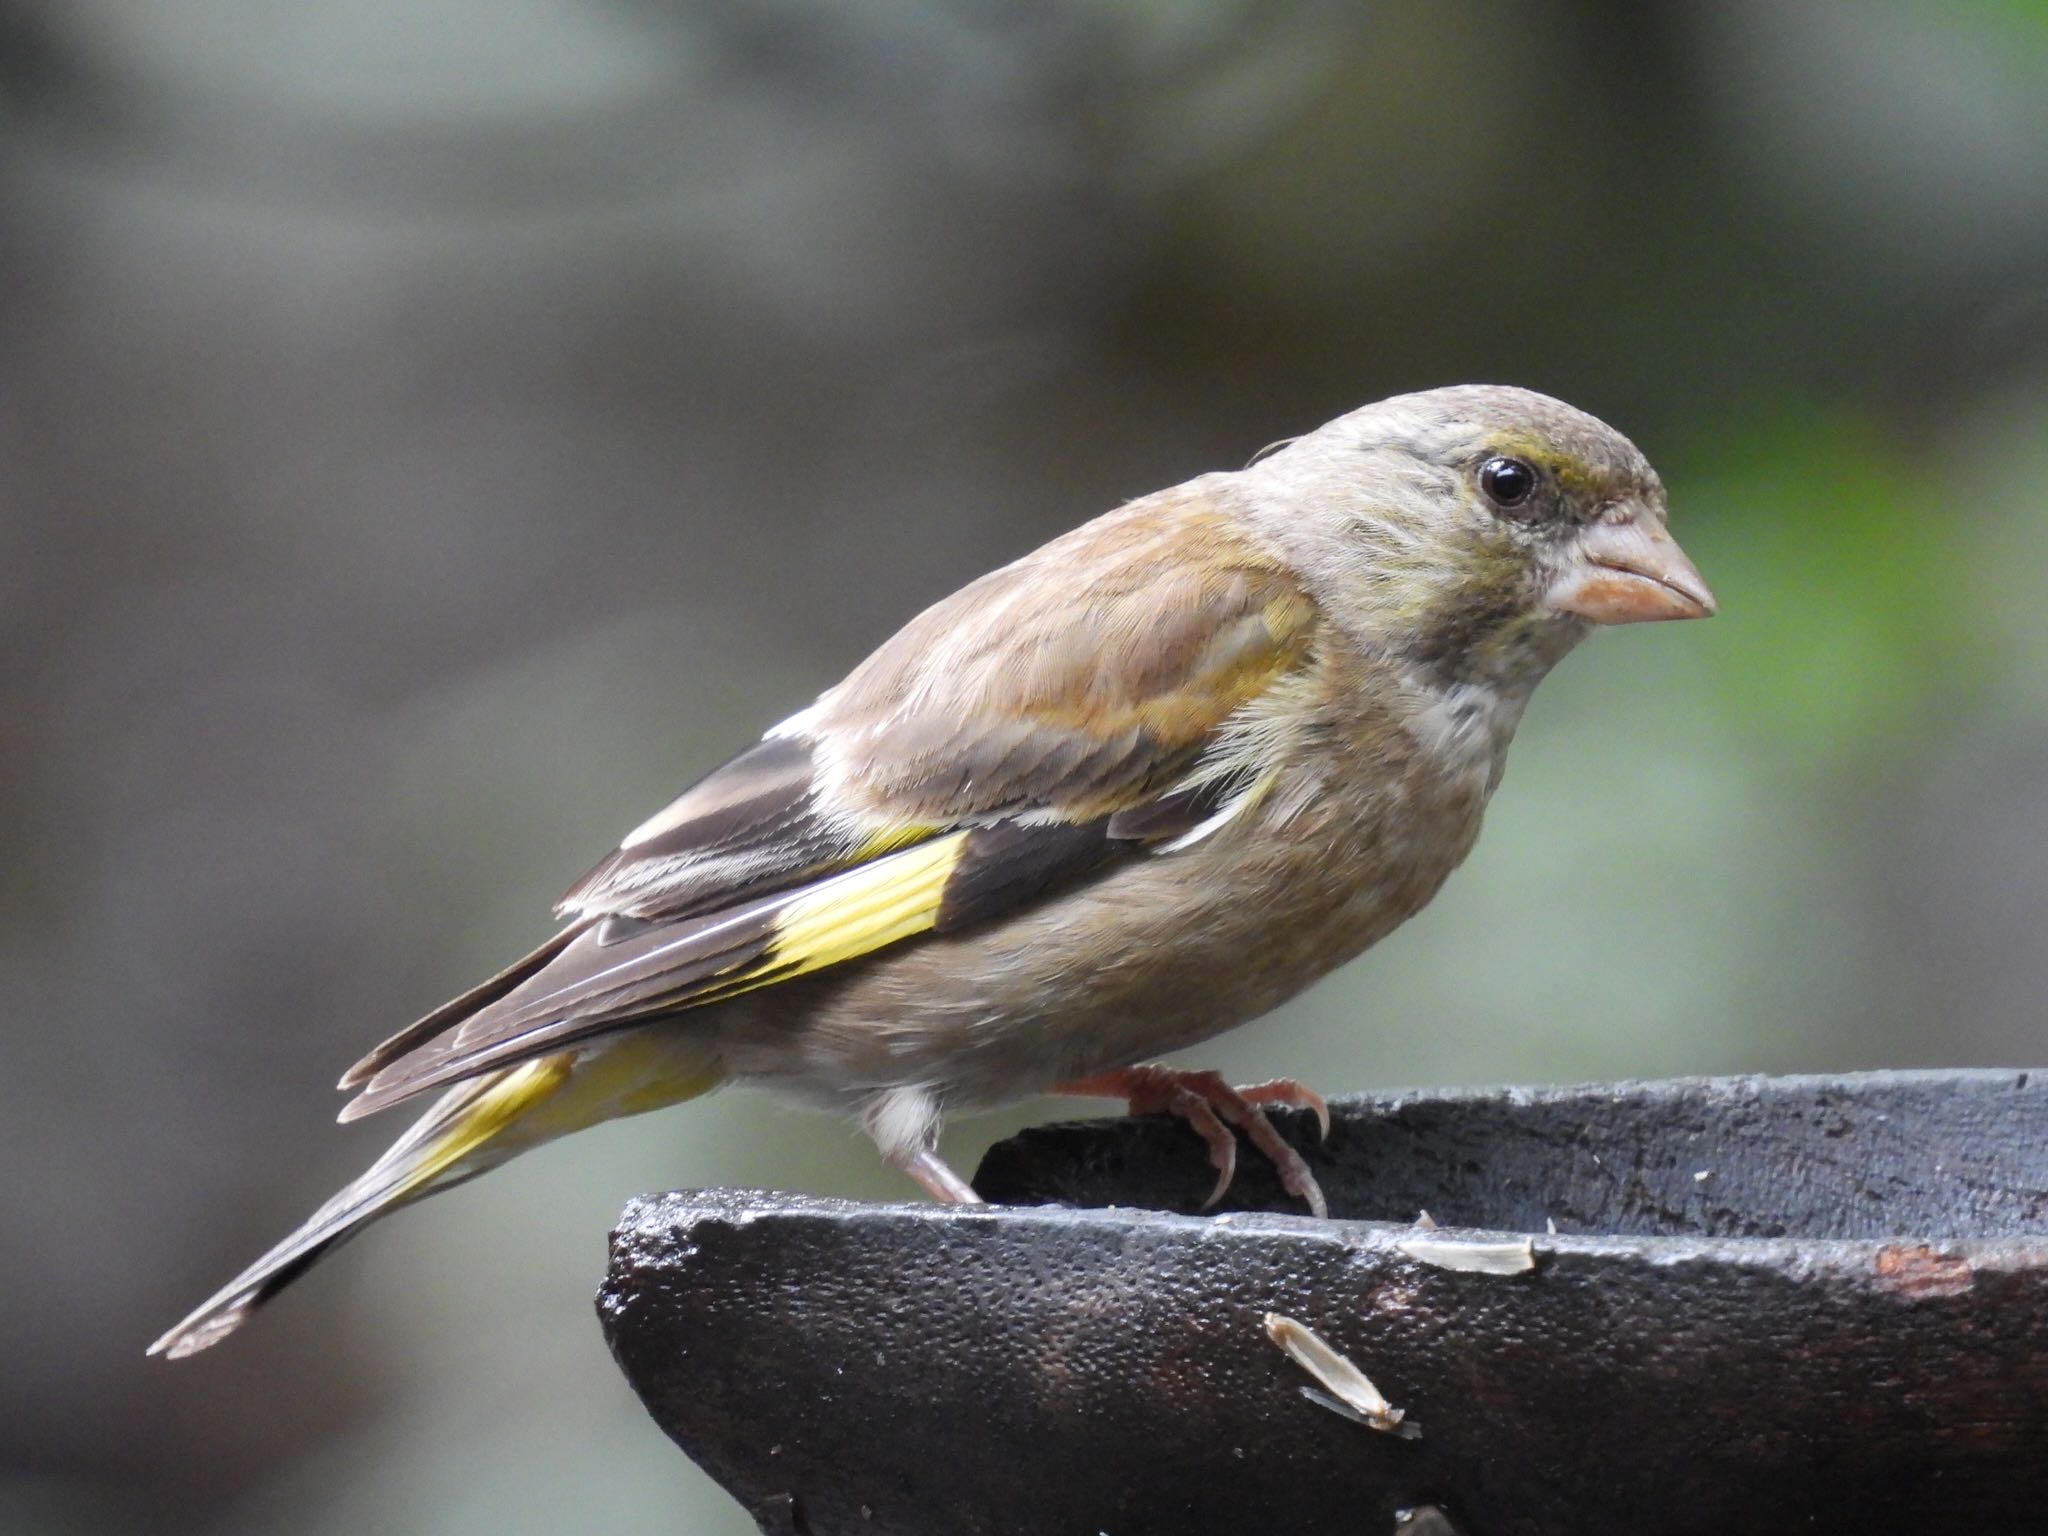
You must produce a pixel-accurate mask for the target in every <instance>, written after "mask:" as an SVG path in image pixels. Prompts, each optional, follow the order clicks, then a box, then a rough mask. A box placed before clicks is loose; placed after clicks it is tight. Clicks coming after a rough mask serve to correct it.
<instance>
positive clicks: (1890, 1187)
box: [600, 1072, 2048, 1536]
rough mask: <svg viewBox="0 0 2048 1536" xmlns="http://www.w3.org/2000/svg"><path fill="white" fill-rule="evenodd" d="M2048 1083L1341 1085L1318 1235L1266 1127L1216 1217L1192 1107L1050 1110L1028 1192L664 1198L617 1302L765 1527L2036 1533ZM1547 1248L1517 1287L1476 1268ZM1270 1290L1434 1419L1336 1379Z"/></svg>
mask: <svg viewBox="0 0 2048 1536" xmlns="http://www.w3.org/2000/svg"><path fill="white" fill-rule="evenodd" d="M2044 1090H2048V1083H2044V1084H2042V1085H2040V1086H2037V1085H2036V1083H2035V1081H2034V1080H2033V1078H2032V1077H2030V1076H2029V1075H2027V1074H2023V1073H2017V1072H2001V1073H1943V1074H1910V1075H1907V1074H1883V1075H1872V1076H1865V1077H1853V1078H1834V1079H1818V1078H1805V1079H1777V1080H1766V1079H1739V1080H1717V1081H1711V1082H1702V1081H1682V1082H1675V1083H1666V1084H1637V1085H1623V1086H1606V1087H1598V1088H1591V1089H1578V1090H1560V1091H1556V1092H1542V1093H1536V1092H1518V1091H1507V1092H1493V1093H1479V1094H1467V1095H1407V1096H1400V1097H1390V1098H1357V1099H1350V1100H1344V1101H1333V1103H1332V1106H1331V1107H1332V1110H1333V1112H1334V1114H1335V1116H1336V1126H1335V1129H1334V1130H1333V1133H1332V1135H1331V1137H1330V1140H1329V1142H1328V1143H1327V1144H1325V1145H1323V1146H1321V1147H1311V1146H1307V1145H1305V1143H1304V1141H1303V1137H1304V1136H1308V1137H1312V1134H1313V1133H1312V1129H1311V1128H1310V1127H1308V1125H1307V1124H1306V1117H1303V1120H1302V1123H1299V1124H1292V1123H1290V1125H1289V1130H1290V1134H1291V1135H1292V1137H1293V1139H1295V1140H1296V1142H1297V1145H1304V1150H1306V1151H1308V1152H1309V1155H1310V1157H1311V1160H1312V1163H1313V1165H1314V1167H1315V1171H1316V1173H1317V1175H1318V1177H1319V1178H1320V1179H1321V1180H1322V1183H1323V1188H1324V1190H1325V1191H1326V1193H1327V1194H1328V1195H1329V1197H1330V1201H1331V1208H1332V1211H1333V1213H1335V1216H1336V1218H1337V1219H1333V1220H1331V1221H1327V1222H1323V1221H1315V1220H1313V1219H1310V1218H1308V1217H1306V1216H1303V1215H1299V1214H1293V1213H1291V1212H1289V1211H1288V1210H1287V1209H1286V1205H1287V1203H1286V1202H1285V1198H1284V1196H1282V1195H1281V1194H1280V1192H1279V1191H1278V1189H1277V1186H1275V1185H1274V1184H1273V1182H1272V1181H1271V1179H1270V1176H1269V1175H1268V1174H1267V1173H1266V1170H1265V1169H1264V1168H1263V1167H1261V1166H1258V1165H1257V1164H1256V1163H1255V1160H1254V1159H1253V1158H1252V1157H1251V1156H1249V1155H1246V1156H1244V1157H1243V1158H1242V1159H1241V1164H1240V1167H1241V1171H1240V1176H1239V1177H1240V1183H1239V1186H1238V1188H1237V1190H1236V1191H1235V1192H1234V1193H1235V1194H1236V1195H1237V1196H1239V1197H1241V1198H1243V1199H1244V1200H1245V1202H1246V1203H1247V1205H1248V1206H1250V1207H1253V1209H1250V1210H1243V1211H1239V1212H1237V1213H1234V1214H1226V1215H1220V1216H1219V1215H1208V1216H1203V1215H1193V1214H1184V1213H1186V1212H1191V1211H1193V1209H1194V1208H1195V1206H1196V1205H1197V1204H1198V1203H1199V1201H1200V1199H1201V1197H1202V1195H1203V1194H1204V1193H1205V1192H1206V1190H1207V1188H1208V1184H1209V1176H1208V1170H1207V1166H1206V1163H1205V1162H1204V1160H1203V1157H1202V1152H1201V1148H1200V1145H1199V1143H1198V1142H1196V1141H1195V1140H1194V1139H1193V1138H1192V1137H1191V1136H1190V1135H1189V1133H1188V1132H1187V1130H1186V1128H1185V1127H1184V1126H1181V1125H1179V1124H1177V1123H1173V1122H1168V1121H1151V1120H1148V1121H1111V1122H1099V1123H1094V1124H1090V1125H1085V1126H1066V1127H1051V1128H1046V1129H1043V1130H1038V1131H1031V1132H1027V1133H1025V1134H1024V1135H1022V1136H1019V1137H1017V1138H1015V1139H1013V1140H1012V1141H1010V1142H1006V1143H1004V1144H1003V1145H1001V1146H999V1147H996V1148H994V1149H992V1150H991V1151H990V1153H989V1156H988V1158H987V1159H986V1160H985V1162H984V1164H983V1167H982V1170H981V1173H980V1175H979V1176H978V1177H977V1180H976V1183H977V1186H978V1187H979V1188H980V1189H981V1190H982V1192H983V1193H984V1194H986V1195H988V1196H989V1197H990V1198H991V1199H995V1200H1001V1201H1005V1202H1013V1205H1012V1206H1011V1208H1007V1209H1004V1208H996V1209H983V1210H975V1209H959V1208H941V1207H934V1206H922V1205H917V1206H875V1205H856V1204H850V1203H845V1202H836V1201H823V1200H812V1199H804V1198H800V1197H794V1196H780V1195H769V1194H746V1193H735V1192H729V1191H725V1192H716V1191H715V1192H706V1193H701V1194H680V1195H669V1196H664V1197H661V1198H658V1199H647V1200H642V1201H637V1202H635V1203H634V1204H633V1206H631V1207H630V1208H629V1209H628V1211H627V1213H626V1215H625V1217H624V1219H623V1221H622V1224H621V1226H620V1228H619V1230H618V1232H617V1233H616V1234H615V1237H614V1244H613V1256H612V1267H611V1272H610V1276H609V1278H608V1280H607V1282H606V1285H605V1289H604V1292H603V1294H602V1296H601V1298H600V1313H601V1316H602V1318H603V1321H604V1326H605V1330H606V1333H607V1335H608V1337H609V1338H610V1340H611V1343H612V1347H613V1350H614V1352H615V1354H616V1355H617V1357H618V1359H619V1362H620V1364H621V1366H622V1367H623V1368H624V1369H625V1371H626V1374H627V1376H628V1377H629V1379H630V1380H631V1381H632V1384H633V1386H634V1388H635V1390H636V1391H638V1392H639V1393H640V1395H641V1397H642V1399H643V1401H645V1403H646V1404H647V1406H648V1409H649V1411H650V1412H651V1413H652V1414H653V1415H654V1417H655V1419H656V1420H657V1421H658V1422H659V1423H660V1424H661V1425H662V1427H663V1428H664V1429H665V1430H667V1432H668V1433H669V1434H670V1435H671V1436H672V1437H673V1438H674V1439H675V1440H676V1441H677V1442H678V1443H679V1444H680V1445H681V1446H682V1447H683V1448H684V1449H685V1450H686V1451H688V1452H689V1453H690V1455H692V1456H693V1457H695V1458H696V1459H697V1460H698V1461H699V1462H700V1463H701V1464H702V1465H703V1466H705V1467H706V1468H707V1469H708V1470H709V1471H710V1472H711V1473H712V1474H713V1475H714V1476H715V1477H717V1478H718V1479H719V1481H720V1482H721V1483H723V1484H724V1485H725V1486H726V1487H727V1488H728V1489H729V1490H731V1491H732V1492H733V1493H734V1495H735V1496H736V1497H738V1498H739V1499H740V1500H741V1501H742V1502H743V1503H744V1504H746V1505H747V1507H748V1508H749V1509H751V1510H753V1511H755V1512H756V1514H757V1517H758V1518H759V1519H760V1520H761V1522H762V1525H763V1528H764V1529H768V1530H775V1531H785V1532H789V1531H796V1532H811V1533H815V1536H825V1533H837V1532H853V1531H859V1532H904V1533H933V1536H940V1533H944V1536H972V1533H982V1532H987V1533H998V1532H1000V1533H1006V1536H1009V1533H1019V1532H1032V1533H1035V1532H1041V1531H1043V1532H1058V1533H1064V1532H1077V1533H1080V1536H1092V1533H1095V1532H1107V1533H1110V1536H1134V1533H1144V1532H1174V1533H1184V1536H1200V1533H1205V1532H1218V1533H1221V1532H1230V1533H1232V1536H1242V1533H1244V1532H1246V1531H1269V1530H1270V1531H1285V1532H1289V1533H1295V1532H1299V1533H1323V1532H1329V1533H1333V1536H1334V1533H1338V1532H1342V1533H1345V1536H1359V1533H1368V1536H1377V1533H1381V1532H1385V1533H1389V1536H1391V1533H1393V1532H1395V1531H1396V1530H1408V1531H1418V1530H1430V1531H1437V1532H1444V1531H1456V1532H1460V1533H1463V1536H1520V1533H1560V1536H1561V1533H1566V1532H1569V1533H1572V1536H1596V1533H1601V1532H1617V1533H1618V1532H1628V1533H1631V1536H1644V1533H1664V1532H1669V1533H1675V1536H1687V1533H1693V1532H1698V1533H1706V1532H1714V1533H1717V1536H1720V1533H1725V1532H1729V1531H1743V1532H1757V1533H1770V1532H1776V1531H1786V1532H1792V1531H1798V1532H1803V1533H1827V1532H1843V1533H1847V1532H1856V1533H1859V1536H1872V1533H1885V1532H1907V1531H1912V1532H1924V1531H1930V1530H1987V1531H1988V1530H2014V1531H2018V1530H2027V1529H2035V1528H2039V1524H2040V1520H2041V1515H2040V1511H2041V1510H2042V1509H2043V1508H2044V1507H2048V1091H2044ZM1043 1201H1065V1202H1073V1204H1072V1205H1071V1206H1068V1205H1050V1204H1032V1203H1031V1202H1043ZM1112 1201H1114V1202H1116V1203H1117V1204H1118V1205H1119V1206H1120V1207H1123V1208H1119V1209H1104V1208H1102V1207H1103V1206H1105V1205H1107V1204H1108V1203H1110V1202H1112ZM1133 1206H1142V1207H1146V1208H1143V1209H1132V1208H1130V1207H1133ZM1423 1209H1426V1210H1427V1211H1428V1212H1429V1213H1430V1216H1431V1217H1432V1218H1433V1219H1434V1221H1435V1222H1436V1223H1437V1224H1438V1227H1439V1229H1440V1230H1438V1231H1435V1232H1432V1233H1427V1234H1422V1233H1418V1232H1417V1230H1416V1228H1415V1227H1414V1226H1413V1225H1412V1223H1413V1222H1414V1221H1415V1218H1416V1216H1417V1214H1418V1212H1419V1211H1420V1210H1423ZM1552 1223H1554V1224H1555V1226H1556V1229H1557V1230H1556V1233H1555V1234H1554V1235H1553V1233H1552V1232H1551V1230H1550V1228H1551V1224H1552ZM1419 1237H1422V1238H1425V1239H1426V1240H1425V1241H1422V1242H1418V1241H1417V1239H1418V1238H1419ZM1524 1240H1526V1244H1527V1253H1528V1256H1529V1259H1530V1261H1531V1264H1530V1267H1528V1268H1526V1269H1523V1270H1521V1272H1494V1271H1496V1270H1498V1269H1499V1267H1500V1266H1491V1267H1487V1266H1482V1267H1480V1268H1477V1269H1475V1268H1471V1267H1467V1266H1466V1265H1464V1264H1463V1263H1461V1262H1460V1261H1459V1260H1458V1258H1457V1256H1456V1254H1455V1253H1451V1254H1447V1253H1446V1245H1450V1246H1452V1247H1455V1245H1458V1244H1460V1243H1463V1242H1467V1241H1470V1242H1474V1243H1480V1244H1485V1245H1490V1247H1491V1248H1492V1249H1493V1250H1494V1251H1495V1252H1498V1251H1501V1245H1503V1244H1521V1243H1522V1242H1523V1241H1524ZM1447 1259H1448V1261H1447ZM1269 1312H1270V1313H1280V1314H1283V1315H1284V1316H1286V1317H1287V1318H1290V1319H1295V1320H1298V1321H1299V1323H1300V1324H1301V1325H1302V1326H1304V1327H1306V1328H1308V1329H1312V1330H1313V1331H1314V1332H1315V1334H1317V1335H1318V1336H1320V1338H1321V1339H1322V1340H1324V1341H1327V1343H1328V1345H1329V1346H1330V1347H1331V1348H1332V1349H1334V1350H1336V1351H1339V1352H1340V1353H1341V1354H1342V1355H1343V1356H1344V1357H1345V1358H1346V1359H1347V1360H1349V1361H1350V1362H1352V1363H1354V1364H1355V1366H1356V1367H1357V1369H1358V1370H1359V1371H1361V1372H1364V1373H1367V1374H1368V1375H1369V1376H1370V1379H1371V1381H1372V1382H1373V1383H1374V1384H1375V1386H1376V1388H1377V1389H1378V1390H1380V1391H1382V1392H1384V1394H1385V1396H1386V1397H1387V1398H1388V1399H1390V1400H1391V1401H1392V1402H1393V1403H1396V1404H1399V1405H1400V1406H1401V1408H1402V1409H1403V1410H1404V1411H1405V1412H1406V1413H1407V1414H1408V1415H1410V1416H1411V1417H1412V1419H1413V1420H1414V1421H1415V1422H1417V1423H1419V1424H1422V1425H1424V1426H1426V1432H1425V1433H1424V1434H1423V1436H1422V1438H1420V1439H1416V1440H1407V1439H1402V1438H1398V1437H1397V1436H1395V1435H1392V1434H1385V1433H1376V1432H1374V1430H1372V1429H1370V1428H1368V1427H1366V1426H1365V1425H1363V1424H1361V1423H1358V1422H1354V1421H1353V1420H1351V1419H1347V1418H1345V1417H1342V1416H1340V1415H1339V1414H1337V1413H1333V1412H1331V1411H1330V1410H1329V1409H1328V1408H1327V1407H1325V1406H1320V1405H1318V1404H1317V1403H1316V1402H1314V1401H1312V1400H1310V1399H1308V1398H1305V1397H1304V1396H1303V1395H1302V1393H1301V1391H1300V1388H1301V1387H1302V1385H1303V1384H1304V1381H1305V1380H1306V1378H1305V1377H1304V1375H1303V1373H1302V1370H1301V1368H1300V1367H1299V1366H1297V1365H1296V1364H1295V1363H1294V1362H1293V1361H1292V1360H1290V1359H1289V1358H1288V1357H1287V1356H1286V1355H1285V1354H1283V1353H1282V1352H1281V1350H1280V1349H1279V1348H1277V1347H1276V1346H1275V1345H1274V1344H1273V1343H1272V1342H1271V1340H1270V1339H1269V1338H1268V1336H1267V1332H1266V1328H1265V1325H1264V1323H1263V1319H1264V1317H1265V1315H1266V1314H1267V1313H1269ZM1403 1512H1407V1513H1406V1515H1405V1519H1406V1521H1407V1524H1405V1525H1404V1524H1402V1523H1401V1522H1402V1521H1403V1519H1404V1513H1403Z"/></svg>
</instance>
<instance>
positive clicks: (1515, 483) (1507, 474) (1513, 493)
mask: <svg viewBox="0 0 2048 1536" xmlns="http://www.w3.org/2000/svg"><path fill="white" fill-rule="evenodd" d="M1479 489H1481V490H1482V491H1484V492H1486V495H1487V499H1488V500H1489V501H1491V502H1492V503H1493V504H1494V505H1495V506H1496V507H1500V508H1502V509H1503V510H1505V509H1508V508H1511V507H1519V506H1520V505H1521V504H1522V503H1523V502H1525V501H1527V500H1528V499H1529V498H1530V496H1532V495H1533V494H1534V493H1535V490H1536V471H1535V470H1533V469H1531V468H1530V467H1529V466H1528V465H1527V464H1524V463H1523V462H1522V461H1521V460H1520V459H1505V458H1497V459H1488V460H1487V461H1486V462H1485V463H1484V464H1482V465H1480V466H1479Z"/></svg>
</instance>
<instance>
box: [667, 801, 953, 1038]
mask: <svg viewBox="0 0 2048 1536" xmlns="http://www.w3.org/2000/svg"><path fill="white" fill-rule="evenodd" d="M967 837H968V834H967V833H965V832H955V833H953V834H951V835H950V836H947V837H941V838H936V839H934V840H932V841H931V842H927V843H920V844H917V845H916V846H914V847H911V848H908V849H906V850H904V851H903V852H901V853H893V854H887V855H884V856H883V857H882V858H879V859H876V860H874V861H873V862H871V863H867V864H862V865H858V866H856V867H855V868H853V869H850V870H848V871H847V872H846V873H844V874H841V875H834V876H832V877H831V878H830V879H828V880H825V881H823V882H822V883H820V884H819V885H818V886H816V887H815V888H814V889H812V890H810V891H807V892H805V893H804V894H803V895H801V896H798V897H796V898H795V899H794V900H792V901H791V902H789V903H788V904H787V905H786V906H784V907H783V908H782V910H781V911H779V912H778V913H776V915H775V927H774V932H773V934H772V936H771V937H770V939H769V945H768V952H767V954H766V955H764V956H763V957H762V958H761V959H760V960H758V961H756V962H755V963H754V964H753V965H751V966H749V967H747V969H745V970H744V971H741V972H738V973H736V974H731V975H727V976H723V977H720V978H719V979H717V980H716V981H714V982H713V983H711V984H710V985H709V986H707V987H706V988H704V990H703V991H701V992H698V993H696V994H694V995H693V996H691V998H690V1002H691V1003H692V1004H696V1003H710V1002H717V1001H720V1000H722V999H724V998H728V997H736V996H738V995H739V994H740V993H742V992H752V991H755V990H757V989H759V988H761V987H766V986H773V985H774V984H775V983H777V982H782V981H788V980H791V979H792V978H794V977H797V976H803V975H807V974H808V973H810V972H812V971H822V970H824V969H825V968H826V967H828V966H834V965H842V964H844V963H845V962H846V961H848V960H855V959H858V958H859V957H860V956H862V955H865V954H869V953H872V952H873V951H875V950H878V949H881V948H884V947H885V946H887V945H890V944H895V943H897V942H899V941H901V940H903V939H908V938H912V937H915V936H916V935H917V934H920V933H929V932H930V931H931V929H932V926H933V925H934V924H935V923H936V922H937V921H938V915H939V906H940V903H941V902H942V901H943V900H944V899H945V894H946V882H947V880H949V879H950V878H951V877H952V874H953V871H954V869H955V868H956V867H957V866H958V865H959V862H960V856H961V853H962V851H963V850H964V849H965V848H966V846H967Z"/></svg>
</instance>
